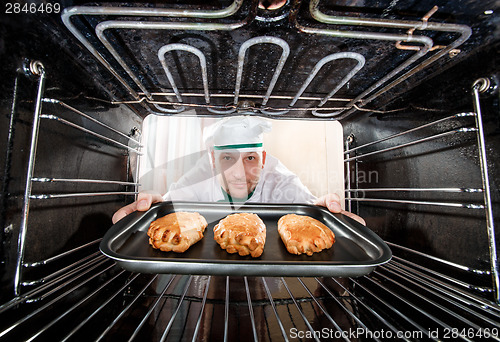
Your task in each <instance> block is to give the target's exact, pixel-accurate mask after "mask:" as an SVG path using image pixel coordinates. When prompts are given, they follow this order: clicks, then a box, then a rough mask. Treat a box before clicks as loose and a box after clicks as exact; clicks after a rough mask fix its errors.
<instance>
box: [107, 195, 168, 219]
mask: <svg viewBox="0 0 500 342" xmlns="http://www.w3.org/2000/svg"><path fill="white" fill-rule="evenodd" d="M162 201H163V197H162V196H161V195H160V194H158V193H155V192H140V193H139V195H137V200H136V201H135V202H134V203H130V204H129V205H126V206H124V207H123V208H120V209H118V211H117V212H116V213H115V214H114V215H113V218H112V219H111V220H112V221H113V224H115V223H116V222H118V221H120V220H121V219H122V218H124V217H125V216H127V215H128V214H130V213H133V212H134V211H146V210H148V209H149V208H151V204H153V203H157V202H162Z"/></svg>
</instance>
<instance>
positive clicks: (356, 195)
mask: <svg viewBox="0 0 500 342" xmlns="http://www.w3.org/2000/svg"><path fill="white" fill-rule="evenodd" d="M486 83H487V80H486V79H478V80H476V82H474V84H473V86H472V94H473V103H474V109H475V112H467V113H458V114H454V115H450V116H447V117H444V118H441V119H438V120H435V121H432V122H429V123H426V124H424V125H420V126H418V127H415V128H412V129H409V130H405V131H403V132H399V133H397V134H393V135H390V136H387V137H384V138H380V139H378V140H375V141H371V142H368V143H364V144H361V145H359V146H356V147H353V142H354V138H355V137H354V136H353V135H350V136H348V137H347V139H346V141H345V143H344V144H345V147H346V149H345V152H344V155H345V159H344V163H345V167H346V174H347V175H348V178H347V180H346V189H345V192H346V204H347V210H349V211H351V210H352V209H353V206H352V202H357V203H359V202H374V203H396V204H408V205H416V206H436V207H448V208H456V209H464V210H484V213H485V214H484V215H485V228H486V232H487V236H488V240H489V244H488V245H489V261H490V269H489V270H484V269H475V268H470V267H468V266H464V265H460V264H457V263H454V262H452V261H448V260H443V259H441V258H437V257H435V256H431V255H428V254H426V253H422V252H419V251H415V250H413V249H410V248H406V247H404V246H399V245H397V244H394V243H391V242H388V241H386V242H387V243H388V244H389V245H390V246H394V247H397V248H401V249H405V250H406V251H407V252H410V253H412V254H414V255H419V256H423V257H424V258H427V259H428V260H433V261H437V262H438V263H440V264H443V265H447V266H451V267H452V268H455V269H457V270H465V271H467V272H470V273H473V274H487V275H490V276H491V279H492V286H491V288H488V289H487V290H486V289H484V288H482V287H480V288H476V289H475V290H477V291H478V292H482V293H485V292H490V293H493V294H494V296H495V300H496V301H497V302H500V268H499V264H498V253H497V249H496V236H495V228H494V222H493V207H492V200H491V194H490V181H489V173H488V163H487V156H486V147H485V138H484V127H483V123H482V114H481V106H480V98H479V93H480V92H482V91H483V92H484V91H485V90H486V89H487V88H488V86H486ZM481 89H482V91H481ZM467 118H474V126H473V127H470V125H469V126H466V127H462V125H460V123H459V125H460V127H459V128H453V129H449V130H447V131H444V132H441V133H436V134H432V135H429V136H425V137H423V138H419V139H415V140H411V141H409V142H405V143H400V144H396V145H393V146H389V147H383V148H380V149H374V150H368V151H367V150H366V148H373V145H377V144H380V143H383V142H387V141H390V140H391V139H394V138H399V137H401V136H405V135H408V134H410V133H414V132H416V131H420V130H423V129H426V128H429V127H433V126H438V125H439V124H443V123H446V122H449V121H459V120H460V119H467ZM471 133H475V135H476V141H477V153H478V158H479V164H480V174H481V180H482V186H481V187H440V188H401V187H400V188H390V187H387V188H360V187H359V185H358V181H357V178H356V177H355V179H353V180H352V179H351V169H354V174H355V175H357V174H358V164H357V163H358V162H360V161H362V160H363V158H365V157H372V156H375V155H378V154H383V153H387V152H391V151H394V150H398V149H403V148H406V147H409V146H413V145H416V144H422V143H427V142H429V141H434V140H438V139H443V138H445V137H448V136H454V135H469V134H471ZM353 161H354V163H355V165H351V163H352V162H353ZM383 161H384V160H378V161H377V162H383ZM352 184H354V188H352V187H351V185H352ZM372 193H389V194H392V195H394V194H398V193H399V194H401V193H402V194H406V195H410V194H416V193H437V194H450V193H458V194H462V195H475V194H482V196H481V198H480V202H478V199H477V196H476V199H475V202H471V201H470V200H469V199H467V198H466V199H464V201H467V202H455V201H442V200H441V201H423V200H414V199H401V198H390V197H388V198H374V197H370V196H369V195H370V194H372ZM367 195H368V197H367ZM357 210H358V212H359V207H358V208H357ZM457 282H459V281H458V280H457ZM472 288H474V287H472Z"/></svg>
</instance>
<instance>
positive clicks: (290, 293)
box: [281, 277, 319, 341]
mask: <svg viewBox="0 0 500 342" xmlns="http://www.w3.org/2000/svg"><path fill="white" fill-rule="evenodd" d="M281 282H282V283H283V285H284V286H285V289H286V290H287V292H288V294H289V295H290V298H292V300H293V303H294V304H295V307H296V308H297V310H298V311H299V313H300V316H301V317H302V319H303V320H304V322H305V323H306V326H307V328H308V329H309V331H310V332H311V333H312V336H313V338H314V340H315V341H319V338H318V336H316V334H315V332H314V329H313V327H312V326H311V324H310V323H309V321H308V320H307V317H306V316H305V314H304V311H303V310H302V308H301V307H300V305H299V303H297V300H296V299H295V297H294V295H293V294H292V292H291V291H290V289H289V288H288V285H287V283H286V281H285V278H283V277H281Z"/></svg>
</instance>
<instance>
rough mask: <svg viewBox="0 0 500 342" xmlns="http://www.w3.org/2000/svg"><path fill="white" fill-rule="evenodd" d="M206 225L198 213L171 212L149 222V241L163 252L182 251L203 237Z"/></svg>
mask: <svg viewBox="0 0 500 342" xmlns="http://www.w3.org/2000/svg"><path fill="white" fill-rule="evenodd" d="M207 225H208V224H207V221H206V220H205V218H204V217H203V216H201V215H200V214H199V213H195V212H191V213H190V212H176V213H171V214H168V215H166V216H163V217H161V218H159V219H157V220H155V221H153V222H151V225H150V226H149V229H148V236H149V243H150V244H151V246H153V248H157V249H159V250H161V251H164V252H170V251H174V252H177V253H182V252H185V251H186V250H187V249H188V248H189V247H191V246H192V245H194V244H195V243H196V242H198V241H200V240H201V239H202V238H203V232H204V231H205V228H206V227H207Z"/></svg>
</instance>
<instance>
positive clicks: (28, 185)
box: [14, 62, 46, 296]
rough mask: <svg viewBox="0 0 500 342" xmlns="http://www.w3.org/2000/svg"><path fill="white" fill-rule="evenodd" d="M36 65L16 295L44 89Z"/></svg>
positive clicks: (42, 73) (40, 67)
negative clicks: (35, 89) (36, 75)
mask: <svg viewBox="0 0 500 342" xmlns="http://www.w3.org/2000/svg"><path fill="white" fill-rule="evenodd" d="M34 64H36V65H37V68H36V70H34V71H36V72H37V74H38V76H39V79H38V89H37V95H36V101H35V112H34V115H33V129H32V131H31V143H30V153H29V159H28V170H27V172H26V186H25V190H24V201H23V211H22V219H21V225H20V227H19V238H18V242H17V246H18V247H17V264H16V273H15V276H14V294H15V295H16V296H19V295H20V283H21V276H22V275H21V272H22V265H23V262H24V246H25V242H26V233H27V230H28V216H29V209H30V200H31V198H30V196H31V188H32V182H31V179H32V178H33V172H34V169H35V158H36V148H37V144H38V133H39V130H40V116H41V113H42V97H43V91H44V89H45V77H46V75H45V70H44V67H43V65H42V63H40V62H34Z"/></svg>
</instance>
